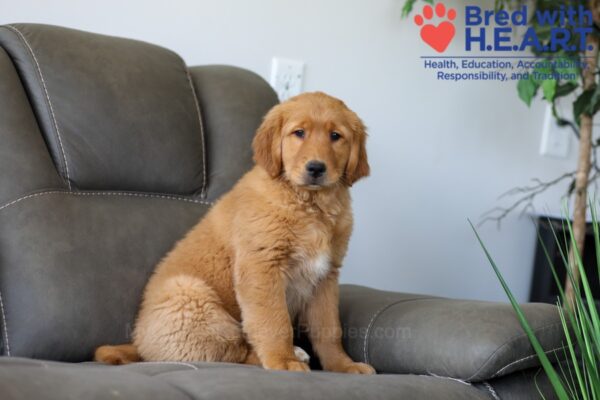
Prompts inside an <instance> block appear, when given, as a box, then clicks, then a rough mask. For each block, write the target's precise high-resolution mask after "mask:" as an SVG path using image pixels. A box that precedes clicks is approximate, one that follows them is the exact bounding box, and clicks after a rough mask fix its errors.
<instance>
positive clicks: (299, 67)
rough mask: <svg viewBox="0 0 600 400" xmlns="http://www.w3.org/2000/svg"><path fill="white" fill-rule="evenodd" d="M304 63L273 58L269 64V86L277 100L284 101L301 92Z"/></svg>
mask: <svg viewBox="0 0 600 400" xmlns="http://www.w3.org/2000/svg"><path fill="white" fill-rule="evenodd" d="M303 78H304V62H302V61H297V60H289V59H285V58H277V57H275V58H273V62H272V64H271V86H273V89H275V91H276V92H277V95H278V96H279V100H281V101H284V100H287V99H289V98H290V97H293V96H296V95H297V94H300V92H302V80H303Z"/></svg>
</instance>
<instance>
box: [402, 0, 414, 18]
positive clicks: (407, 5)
mask: <svg viewBox="0 0 600 400" xmlns="http://www.w3.org/2000/svg"><path fill="white" fill-rule="evenodd" d="M415 2H416V0H406V1H405V2H404V7H402V18H406V17H408V16H409V15H410V13H411V12H412V10H413V6H414V5H415Z"/></svg>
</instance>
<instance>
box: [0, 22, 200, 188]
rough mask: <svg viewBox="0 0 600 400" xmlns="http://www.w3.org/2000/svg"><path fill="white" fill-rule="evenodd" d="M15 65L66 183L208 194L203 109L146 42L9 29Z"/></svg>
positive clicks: (170, 57) (2, 39)
mask: <svg viewBox="0 0 600 400" xmlns="http://www.w3.org/2000/svg"><path fill="white" fill-rule="evenodd" d="M0 45H2V47H4V49H5V50H6V51H7V52H8V53H9V54H10V56H11V58H12V59H13V61H14V63H15V65H16V67H17V70H18V71H19V75H20V77H21V80H22V82H23V84H24V86H25V88H26V90H27V93H28V95H29V98H30V101H31V103H32V106H33V109H34V112H35V114H36V116H37V118H38V122H39V123H40V125H41V127H42V132H43V134H44V138H45V140H46V143H47V144H48V146H49V148H50V150H51V154H52V158H53V160H54V162H55V164H56V165H57V166H58V170H59V171H60V173H61V176H62V177H63V178H64V179H65V180H66V182H67V185H71V186H73V187H74V188H78V189H92V190H139V191H152V192H164V193H177V194H190V193H196V192H198V193H200V192H201V191H202V190H204V189H205V170H204V152H205V149H204V138H203V132H202V126H201V120H200V110H199V107H198V105H197V100H196V96H195V94H194V91H193V90H192V86H191V82H190V79H189V76H188V72H187V67H186V65H185V63H184V62H183V60H182V59H181V58H180V57H179V56H178V55H177V54H175V53H173V52H171V51H169V50H166V49H163V48H160V47H158V46H154V45H151V44H147V43H143V42H139V41H134V40H129V39H121V38H114V37H109V36H104V35H97V34H92V33H87V32H81V31H75V30H72V29H65V28H58V27H54V26H48V25H29V24H27V25H23V24H17V25H7V26H4V27H2V28H0Z"/></svg>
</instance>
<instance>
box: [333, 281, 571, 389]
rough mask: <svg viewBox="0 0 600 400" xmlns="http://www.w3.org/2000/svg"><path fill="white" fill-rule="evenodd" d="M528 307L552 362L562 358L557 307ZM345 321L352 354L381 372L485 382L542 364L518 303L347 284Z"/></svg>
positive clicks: (525, 307)
mask: <svg viewBox="0 0 600 400" xmlns="http://www.w3.org/2000/svg"><path fill="white" fill-rule="evenodd" d="M523 310H524V312H525V315H526V316H527V319H528V321H529V323H530V324H531V326H532V328H533V330H534V332H535V334H536V336H537V337H538V339H539V341H540V343H541V344H542V346H543V348H544V349H546V350H547V353H548V354H549V357H550V359H551V360H555V359H557V358H558V359H562V358H563V351H562V350H563V348H562V346H563V338H564V336H563V332H562V326H561V322H560V318H559V315H558V312H557V308H556V307H555V306H553V305H549V304H536V303H530V304H525V305H523ZM340 318H341V321H342V326H343V329H344V348H345V349H346V351H347V352H348V354H349V355H350V356H351V357H352V358H353V359H355V360H360V361H363V362H367V363H369V364H371V365H372V366H373V367H374V368H375V369H376V370H377V371H378V372H380V373H401V374H406V373H410V374H427V375H440V376H444V377H451V378H456V379H460V380H463V381H467V382H479V381H484V380H487V379H492V378H495V377H499V376H504V375H507V374H510V373H512V372H514V371H519V370H523V369H525V368H530V367H533V366H537V365H539V360H538V358H537V356H536V355H535V351H534V350H533V348H532V347H531V345H530V343H529V340H528V339H527V336H526V335H525V333H524V331H523V330H522V328H521V326H520V324H519V321H518V320H517V317H516V315H515V313H514V311H513V309H512V307H511V306H510V304H505V303H493V302H485V301H472V300H455V299H445V298H439V297H432V296H425V295H417V294H404V293H394V292H386V291H381V290H375V289H370V288H366V287H362V286H355V285H342V286H341V289H340Z"/></svg>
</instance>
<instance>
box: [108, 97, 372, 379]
mask: <svg viewBox="0 0 600 400" xmlns="http://www.w3.org/2000/svg"><path fill="white" fill-rule="evenodd" d="M366 136H367V134H366V132H365V127H364V125H363V123H362V121H361V120H360V119H359V118H358V116H357V115H356V114H355V113H354V112H352V111H351V110H350V109H348V108H347V107H346V105H345V104H344V103H343V102H342V101H340V100H338V99H335V98H333V97H331V96H328V95H326V94H324V93H320V92H316V93H306V94H302V95H299V96H296V97H294V98H292V99H290V100H288V101H286V102H284V103H281V104H279V105H277V106H275V107H274V108H273V109H271V110H270V111H269V113H268V114H267V115H266V116H265V118H264V120H263V122H262V124H261V126H260V127H259V129H258V131H257V133H256V136H255V138H254V141H253V144H252V145H253V149H254V160H255V161H256V166H255V167H254V168H253V169H252V170H251V171H249V172H248V173H247V174H246V175H245V176H244V177H242V179H241V180H240V181H239V182H238V183H237V184H236V185H235V187H234V188H233V189H232V190H231V191H230V192H229V193H227V194H226V195H224V196H223V197H222V198H221V199H220V200H219V201H218V202H217V203H216V204H215V205H214V206H213V207H212V209H211V210H210V211H209V212H208V213H207V214H206V216H205V217H204V218H203V219H202V220H201V221H200V222H199V223H198V225H196V226H195V227H194V228H193V229H192V230H191V231H190V232H189V233H188V234H187V235H186V236H185V237H184V238H183V239H182V240H181V241H179V242H178V243H177V244H176V246H175V248H174V249H173V250H172V251H171V252H170V253H169V254H167V256H166V257H165V258H164V259H163V260H162V261H161V262H160V264H159V265H158V267H157V268H156V271H155V272H154V274H153V275H152V277H151V278H150V281H149V282H148V285H147V286H146V289H145V292H144V296H143V301H142V304H141V308H140V311H139V315H138V317H137V321H136V325H135V329H134V332H133V344H130V345H122V346H102V347H100V348H98V349H97V350H96V360H98V361H102V362H107V363H112V364H121V363H127V362H133V361H138V360H140V359H141V360H148V361H167V360H168V361H174V360H175V361H223V362H234V363H251V364H257V365H262V366H263V367H264V368H266V369H278V370H291V371H308V370H309V367H308V365H307V364H306V363H305V361H306V359H304V357H302V353H303V352H302V351H295V349H294V346H293V343H292V339H293V331H292V324H293V323H294V322H298V323H299V324H300V325H301V326H302V327H303V328H304V329H306V331H307V332H308V336H309V338H310V340H311V342H312V344H313V348H314V350H315V353H316V355H317V356H318V357H319V359H320V361H321V364H322V366H323V368H324V369H325V370H328V371H336V372H349V373H359V374H372V373H374V372H375V371H374V369H373V368H372V367H371V366H369V365H367V364H363V363H357V362H354V361H352V360H351V359H350V357H349V356H348V355H347V354H346V352H345V351H344V349H343V348H342V344H341V334H342V332H341V327H340V321H339V315H338V274H339V268H340V267H341V266H342V260H343V258H344V255H345V253H346V249H347V247H348V240H349V238H350V233H351V230H352V211H351V205H350V193H349V190H348V189H349V187H350V186H351V185H352V184H353V183H354V182H356V181H357V180H358V179H360V178H362V177H364V176H367V175H368V174H369V164H368V162H367V154H366V151H365V140H366Z"/></svg>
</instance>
